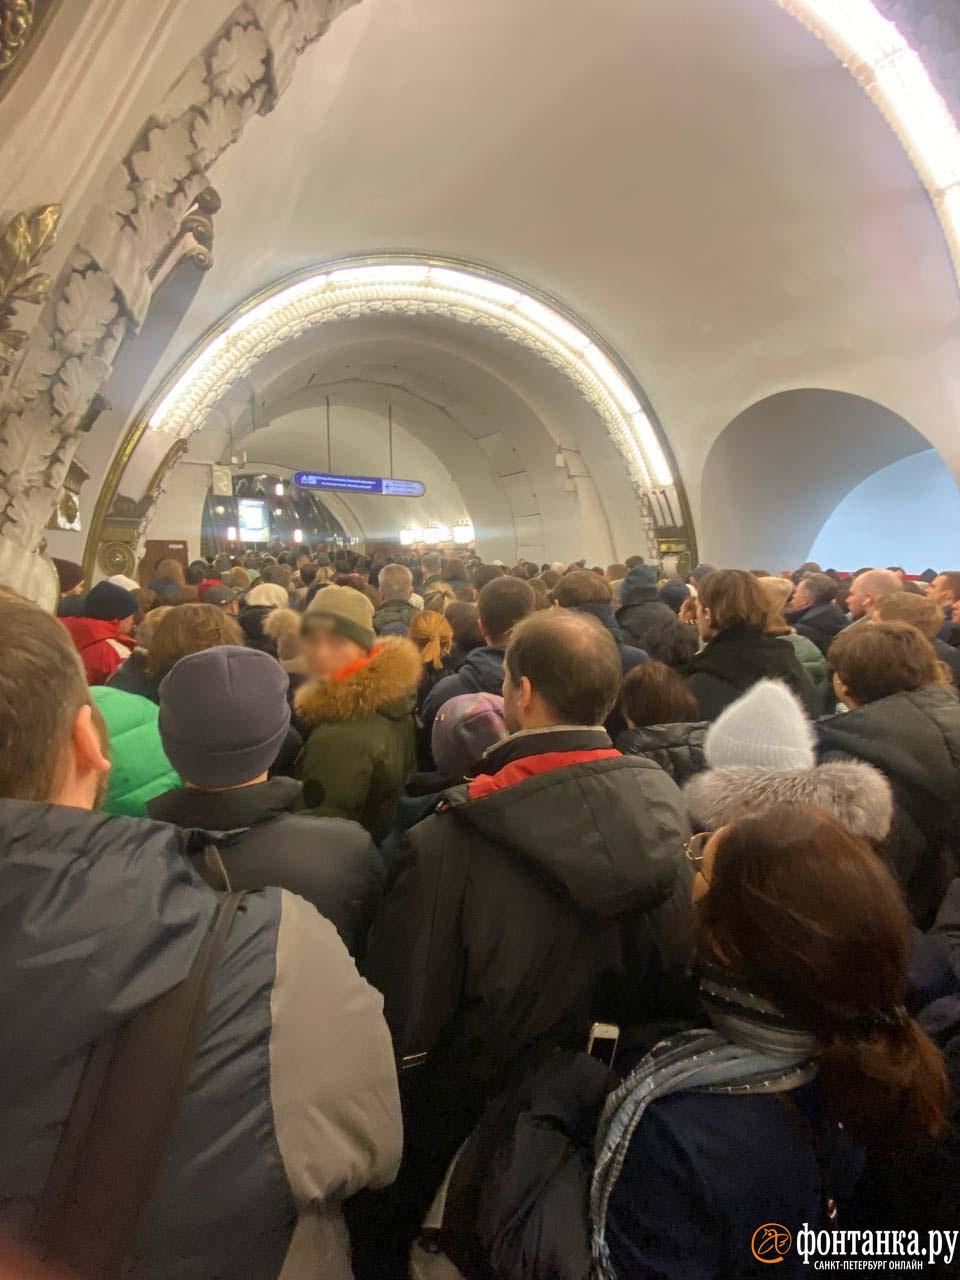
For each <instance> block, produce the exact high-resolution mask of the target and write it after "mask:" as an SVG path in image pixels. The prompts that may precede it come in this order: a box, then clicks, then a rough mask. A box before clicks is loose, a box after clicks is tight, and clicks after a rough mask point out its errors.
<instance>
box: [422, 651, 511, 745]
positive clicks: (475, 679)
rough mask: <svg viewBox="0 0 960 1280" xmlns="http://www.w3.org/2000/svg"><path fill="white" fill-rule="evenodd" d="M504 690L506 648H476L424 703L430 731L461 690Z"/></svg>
mask: <svg viewBox="0 0 960 1280" xmlns="http://www.w3.org/2000/svg"><path fill="white" fill-rule="evenodd" d="M502 692H503V650H502V649H494V648H492V647H491V646H490V645H483V646H481V648H479V649H472V650H471V651H470V653H468V654H467V656H466V658H465V659H464V662H463V665H462V666H461V668H460V670H459V671H458V672H456V674H455V675H451V676H445V677H444V679H443V680H440V681H438V682H437V683H436V684H435V685H434V686H433V688H432V689H431V690H430V692H429V693H428V694H427V696H426V699H425V700H424V702H423V703H422V704H421V706H420V719H421V720H422V721H423V727H424V729H425V730H426V731H427V733H428V734H429V733H430V731H431V730H432V729H433V722H434V720H435V719H436V716H437V712H438V711H439V710H440V708H441V707H442V706H443V704H444V703H445V702H449V701H450V699H451V698H456V697H458V696H459V695H460V694H461V693H502Z"/></svg>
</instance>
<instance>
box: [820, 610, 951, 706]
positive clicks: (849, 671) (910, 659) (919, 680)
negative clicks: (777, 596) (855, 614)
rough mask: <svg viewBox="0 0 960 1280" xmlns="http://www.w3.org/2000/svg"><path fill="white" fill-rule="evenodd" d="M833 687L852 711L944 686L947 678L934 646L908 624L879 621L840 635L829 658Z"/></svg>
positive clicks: (829, 653) (830, 651) (849, 629)
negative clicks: (866, 705)
mask: <svg viewBox="0 0 960 1280" xmlns="http://www.w3.org/2000/svg"><path fill="white" fill-rule="evenodd" d="M827 660H828V662H829V663H830V666H831V667H832V668H833V688H834V692H835V693H836V695H837V697H838V698H839V699H840V701H841V702H842V703H844V704H845V705H846V706H848V707H860V706H863V705H864V704H866V703H868V702H877V701H878V700H879V699H880V698H889V697H892V695H893V694H895V693H912V692H913V691H914V690H916V689H922V688H923V687H924V686H925V685H928V684H943V683H944V681H945V679H946V673H945V670H944V667H943V664H942V663H941V662H940V661H939V659H938V658H937V654H936V650H935V649H934V647H933V645H932V644H931V643H930V641H929V640H928V639H927V638H926V636H923V635H921V634H920V632H919V631H918V630H917V628H916V627H913V626H910V624H909V623H906V622H875V623H873V624H872V625H870V626H863V627H850V628H848V629H847V630H846V631H841V632H840V634H839V635H838V636H837V638H836V639H835V640H834V642H833V644H831V646H830V650H829V652H828V654H827Z"/></svg>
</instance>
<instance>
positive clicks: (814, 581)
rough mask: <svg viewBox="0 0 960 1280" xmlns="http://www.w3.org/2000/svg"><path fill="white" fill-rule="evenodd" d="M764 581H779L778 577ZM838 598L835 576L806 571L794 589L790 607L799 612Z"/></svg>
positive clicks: (783, 580)
mask: <svg viewBox="0 0 960 1280" xmlns="http://www.w3.org/2000/svg"><path fill="white" fill-rule="evenodd" d="M762 581H764V582H766V581H771V582H773V581H777V579H773V578H771V579H766V578H764V579H762ZM779 581H782V582H785V583H786V585H787V586H789V585H790V584H789V582H787V580H786V579H785V578H783V579H779ZM836 598H837V584H836V582H834V580H833V578H831V577H829V576H828V575H827V574H825V573H805V574H804V575H803V577H802V578H801V579H800V581H799V582H798V583H797V585H796V586H795V587H794V589H793V597H792V599H791V601H790V608H791V609H795V610H797V611H798V612H799V610H801V609H812V608H813V607H814V605H818V604H830V602H831V601H832V600H836Z"/></svg>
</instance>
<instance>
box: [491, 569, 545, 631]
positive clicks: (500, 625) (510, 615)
mask: <svg viewBox="0 0 960 1280" xmlns="http://www.w3.org/2000/svg"><path fill="white" fill-rule="evenodd" d="M536 603H537V597H536V596H535V595H534V592H533V588H532V587H531V586H530V583H529V582H524V581H522V580H521V579H520V578H511V577H508V576H507V575H506V574H503V575H502V576H501V577H499V578H494V579H493V581H491V582H488V583H487V585H486V586H485V587H483V588H482V589H481V591H480V594H479V595H478V596H477V617H478V620H479V623H480V630H481V631H482V633H483V638H484V640H486V642H487V644H488V645H490V646H491V647H492V648H494V649H504V648H506V644H507V641H508V640H509V638H510V633H511V631H512V630H513V628H514V627H515V626H516V625H517V623H518V622H522V621H523V619H524V618H526V617H529V615H530V614H531V613H533V611H534V609H535V608H536Z"/></svg>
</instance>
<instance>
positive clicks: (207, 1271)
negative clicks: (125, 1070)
mask: <svg viewBox="0 0 960 1280" xmlns="http://www.w3.org/2000/svg"><path fill="white" fill-rule="evenodd" d="M0 833H2V834H0V1024H2V1026H3V1035H4V1044H5V1046H6V1047H7V1050H8V1051H7V1052H5V1053H3V1054H0V1133H2V1134H3V1142H2V1143H0V1231H3V1232H6V1231H8V1230H14V1231H16V1229H17V1227H18V1225H23V1224H25V1223H26V1222H27V1221H29V1218H30V1214H31V1209H32V1206H33V1203H34V1201H35V1200H36V1197H37V1196H38V1194H39V1192H40V1190H41V1188H42V1187H43V1184H44V1181H45V1178H46V1174H47V1170H48V1168H49V1166H50V1162H51V1160H52V1158H53V1154H54V1151H55V1150H56V1147H57V1143H58V1141H59V1139H60V1136H61V1134H62V1131H63V1125H64V1122H65V1120H66V1118H67V1116H68V1114H69V1112H70V1109H71V1106H72V1104H73V1097H74V1092H75V1090H76V1087H77V1083H78V1081H79V1079H80V1075H81V1072H82V1070H83V1067H84V1064H85V1063H86V1061H87V1059H88V1057H89V1055H90V1050H91V1046H92V1045H93V1044H94V1043H95V1042H96V1041H98V1040H100V1039H101V1038H103V1037H104V1036H106V1035H108V1034H109V1033H111V1032H112V1031H113V1030H114V1029H116V1028H117V1027H119V1026H120V1025H121V1024H123V1023H124V1022H126V1021H127V1020H128V1019H129V1018H130V1017H132V1016H133V1014H135V1013H136V1012H138V1011H139V1010H140V1009H142V1008H143V1007H144V1006H145V1005H147V1004H148V1003H150V1002H151V1001H153V1000H154V999H156V998H157V997H158V996H161V995H163V994H164V993H166V992H167V991H169V990H170V989H171V988H172V987H174V986H176V985H177V984H178V983H179V982H181V981H183V979H184V978H185V977H186V976H187V973H188V972H189V970H190V967H191V965H192V964H193V960H194V957H195V956H196V953H197V950H198V948H199V946H200V944H201V942H202V940H203V938H204V936H205V934H206V932H207V930H208V928H209V925H210V922H211V920H212V918H213V914H214V911H215V909H216V898H215V896H214V894H213V893H212V892H211V891H210V889H209V888H208V887H207V886H206V885H205V884H203V883H202V881H201V880H200V879H199V878H198V877H197V876H196V875H195V874H194V872H193V871H192V870H191V868H190V865H189V862H188V857H187V856H185V855H189V853H190V843H189V839H188V836H187V834H186V833H184V832H181V831H178V830H177V829H176V828H175V827H171V826H168V825H167V824H166V823H160V822H151V821H148V820H146V819H143V818H124V817H107V816H105V815H104V814H102V813H88V812H85V811H83V810H79V809H74V808H66V807H62V806H56V805H46V804H32V803H28V802H25V801H16V800H3V801H0ZM204 1027H205V1029H204V1031H203V1034H202V1038H201V1043H200V1046H199V1050H198V1053H197V1056H196V1059H195V1064H194V1066H193V1069H192V1071H191V1073H190V1078H189V1081H188V1084H187V1088H186V1092H185V1096H184V1101H183V1104H182V1108H181V1111H180V1115H179V1117H178V1120H177V1123H176V1125H175V1127H174V1130H173V1132H172V1134H171V1136H170V1139H169V1141H168V1142H167V1145H166V1149H165V1158H164V1163H163V1165H162V1170H161V1174H160V1178H159V1181H158V1183H157V1186H156V1188H155V1190H154V1191H153V1194H152V1196H151V1199H150V1202H149V1205H148V1207H147V1212H146V1215H145V1218H144V1220H143V1222H142V1225H141V1229H140V1231H139V1233H138V1237H139V1238H138V1239H137V1240H136V1241H135V1252H136V1253H137V1255H138V1258H139V1265H138V1266H137V1268H136V1274H137V1276H138V1277H140V1280H209V1278H210V1277H213V1276H223V1277H226V1276H235V1277H238V1278H239V1277H241V1276H242V1277H243V1278H244V1280H274V1278H275V1277H277V1276H279V1274H280V1272H281V1270H282V1271H283V1275H284V1278H285V1280H287V1278H288V1277H289V1280H308V1278H311V1277H316V1276H324V1277H330V1278H331V1280H333V1278H334V1277H335V1278H336V1280H345V1278H346V1277H348V1276H349V1274H350V1268H349V1255H348V1249H347V1247H346V1243H345V1239H344V1234H343V1223H342V1220H341V1211H340V1204H341V1202H342V1200H343V1199H344V1198H345V1197H347V1196H350V1195H352V1194H353V1193H354V1192H355V1191H357V1190H359V1189H361V1188H363V1187H365V1186H370V1185H373V1186H380V1185H382V1184H383V1183H384V1182H387V1181H389V1180H390V1178H391V1177H392V1176H393V1172H394V1169H395V1168H396V1164H397V1160H398V1157H399V1154H400V1145H401V1133H400V1116H399V1100H398V1096H397V1083H396V1075H395V1071H394V1065H393V1058H392V1053H391V1047H390V1042H389V1037H388V1034H387V1030H386V1027H385V1025H384V1023H383V1018H382V1015H381V1001H380V997H379V996H378V995H377V994H376V993H375V992H374V991H372V990H371V989H370V988H369V987H368V986H367V985H366V983H364V982H363V980H362V979H361V978H360V977H359V975H358V974H357V971H356V967H355V965H354V963H353V961H352V960H351V959H350V956H349V955H348V954H347V951H346V948H345V947H344V946H343V943H342V942H341V941H340V939H339V938H338V937H337V934H336V931H335V930H334V928H333V926H332V925H331V924H329V923H328V922H327V921H325V920H322V919H321V918H320V917H319V916H318V915H317V913H316V911H315V910H314V909H313V907H312V906H310V904H309V903H307V902H304V901H303V900H302V899H301V898H298V897H295V896H294V895H293V894H290V893H286V892H284V891H282V890H280V889H267V890H265V891H263V892H261V893H253V894H249V895H247V897H246V898H245V899H244V900H243V903H242V904H241V907H240V910H239V912H238V914H237V917H236V919H235V920H234V922H233V926H232V928H231V931H230V935H229V938H228V940H227V944H226V950H225V953H224V956H223V958H222V960H221V962H220V965H219V967H218V969H217V971H216V972H215V973H214V975H213V979H212V986H211V992H210V998H209V1004H208V1012H207V1017H206V1021H205V1023H204ZM13 1049H15V1051H11V1050H13ZM304 1063H307V1064H310V1069H305V1067H304ZM288 1255H289V1256H288Z"/></svg>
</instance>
